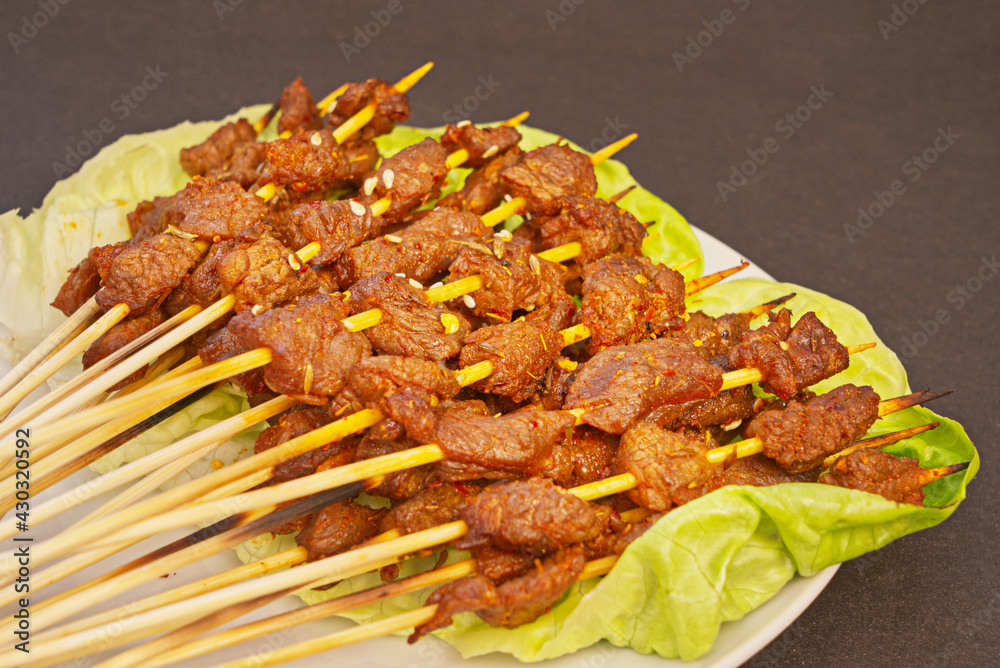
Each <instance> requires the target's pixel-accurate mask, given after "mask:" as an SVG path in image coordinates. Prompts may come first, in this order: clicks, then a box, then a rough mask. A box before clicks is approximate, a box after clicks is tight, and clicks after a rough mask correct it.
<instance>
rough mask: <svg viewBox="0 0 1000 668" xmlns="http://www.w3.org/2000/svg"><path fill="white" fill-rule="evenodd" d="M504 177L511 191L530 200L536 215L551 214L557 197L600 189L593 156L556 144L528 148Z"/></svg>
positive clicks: (505, 183) (531, 208)
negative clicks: (591, 160)
mask: <svg viewBox="0 0 1000 668" xmlns="http://www.w3.org/2000/svg"><path fill="white" fill-rule="evenodd" d="M500 178H501V180H502V181H503V183H504V186H505V187H506V189H507V192H508V193H510V194H511V195H513V196H514V197H523V198H524V199H525V200H527V202H528V204H527V211H528V213H530V214H531V215H533V216H535V215H546V214H548V213H550V208H551V206H552V204H553V202H554V201H555V200H558V199H561V198H563V197H570V196H572V195H589V196H593V195H594V193H596V192H597V177H596V176H595V175H594V166H593V165H592V164H590V158H588V157H587V156H585V155H584V154H583V153H578V152H576V151H574V150H573V149H571V148H569V147H567V146H557V145H556V144H549V145H548V146H542V147H541V148H536V149H535V150H534V151H528V152H527V153H525V154H524V157H523V158H522V159H521V161H520V162H518V163H517V164H516V165H514V166H512V167H509V168H507V169H506V170H504V172H503V174H501V176H500Z"/></svg>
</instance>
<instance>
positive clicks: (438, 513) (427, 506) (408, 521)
mask: <svg viewBox="0 0 1000 668" xmlns="http://www.w3.org/2000/svg"><path fill="white" fill-rule="evenodd" d="M481 491H482V486H481V485H479V484H476V483H450V482H445V483H442V482H440V481H438V482H433V483H431V484H430V485H428V486H427V487H425V488H423V489H421V490H420V491H418V492H417V493H416V494H414V495H413V496H412V497H410V498H409V499H407V500H405V501H403V502H402V503H398V504H396V505H394V506H393V507H392V509H391V510H390V511H389V514H388V515H386V516H385V519H384V520H382V527H381V529H382V531H389V530H390V529H395V530H396V531H398V532H399V533H400V534H402V535H404V536H405V535H406V534H411V533H416V532H417V531H424V530H425V529H433V528H434V527H437V526H441V525H442V524H447V523H448V522H454V521H455V520H457V519H460V518H461V517H462V512H463V511H464V510H465V508H466V504H467V503H468V502H469V500H470V499H474V498H476V496H477V495H478V494H479V493H480V492H481Z"/></svg>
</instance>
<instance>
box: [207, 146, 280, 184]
mask: <svg viewBox="0 0 1000 668" xmlns="http://www.w3.org/2000/svg"><path fill="white" fill-rule="evenodd" d="M266 159H267V144H266V143H264V142H249V143H246V144H241V145H240V146H239V147H237V148H236V150H235V151H234V152H233V157H232V158H230V159H229V161H227V162H226V163H225V164H223V165H221V166H219V167H216V168H215V169H210V170H208V171H207V172H205V176H207V177H209V178H213V179H215V180H216V181H231V182H233V183H237V184H239V186H240V187H241V188H249V187H250V186H252V185H253V184H254V183H256V182H257V179H258V178H260V166H261V165H262V164H264V160H266Z"/></svg>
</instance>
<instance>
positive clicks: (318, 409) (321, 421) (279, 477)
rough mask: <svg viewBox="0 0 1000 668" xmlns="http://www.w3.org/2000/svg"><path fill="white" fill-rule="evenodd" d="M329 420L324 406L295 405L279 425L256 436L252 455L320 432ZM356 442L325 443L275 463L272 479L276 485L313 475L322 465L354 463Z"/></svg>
mask: <svg viewBox="0 0 1000 668" xmlns="http://www.w3.org/2000/svg"><path fill="white" fill-rule="evenodd" d="M330 421H331V417H330V414H329V412H327V410H326V407H324V406H297V407H295V408H293V409H291V410H288V411H286V412H284V413H282V414H281V416H280V417H279V418H278V424H276V425H274V426H271V427H268V428H267V429H265V430H264V431H262V432H261V433H260V436H258V437H257V443H256V444H254V452H255V453H261V452H264V451H266V450H270V449H271V448H273V447H275V446H278V445H281V444H282V443H285V442H286V441H290V440H292V439H293V438H298V437H299V436H302V435H303V434H307V433H309V432H311V431H314V430H316V429H319V428H320V427H322V426H323V425H326V424H329V423H330ZM356 445H357V443H356V441H355V440H354V439H351V438H347V439H344V440H341V441H333V442H332V443H327V444H325V445H322V446H320V447H318V448H316V449H314V450H310V451H309V452H306V453H304V454H301V455H299V456H297V457H293V458H292V459H289V460H287V461H284V462H281V463H280V464H276V465H275V467H274V476H273V479H274V481H275V482H285V481H287V480H295V479H296V478H301V477H303V476H307V475H312V474H313V473H315V472H316V471H317V470H318V468H319V467H320V465H322V464H323V463H324V462H329V461H330V460H331V459H332V460H333V462H332V465H334V466H340V465H342V464H350V463H351V462H352V461H354V449H355V446H356Z"/></svg>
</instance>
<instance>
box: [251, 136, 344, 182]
mask: <svg viewBox="0 0 1000 668" xmlns="http://www.w3.org/2000/svg"><path fill="white" fill-rule="evenodd" d="M350 176H351V168H350V163H348V161H347V157H346V156H345V155H344V151H343V147H341V146H340V145H339V144H338V143H337V140H336V139H334V137H333V132H332V131H331V130H329V129H327V128H324V129H322V130H316V131H315V132H304V133H298V134H294V135H292V136H291V137H287V138H285V139H276V140H274V141H271V142H268V143H267V159H266V160H265V161H264V162H263V163H262V165H261V167H260V179H259V180H258V182H257V183H258V185H261V186H263V185H265V184H268V183H273V184H275V185H276V186H283V187H285V188H287V189H289V190H290V191H292V192H293V193H298V194H299V195H301V194H305V193H313V192H322V191H324V190H326V189H327V188H330V187H331V186H333V185H334V184H335V183H337V182H338V181H341V180H343V179H345V178H350Z"/></svg>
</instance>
